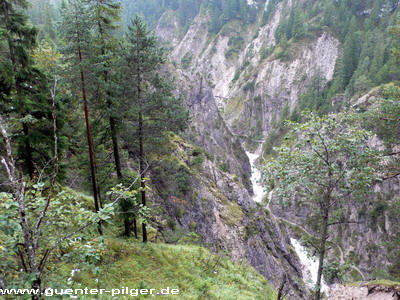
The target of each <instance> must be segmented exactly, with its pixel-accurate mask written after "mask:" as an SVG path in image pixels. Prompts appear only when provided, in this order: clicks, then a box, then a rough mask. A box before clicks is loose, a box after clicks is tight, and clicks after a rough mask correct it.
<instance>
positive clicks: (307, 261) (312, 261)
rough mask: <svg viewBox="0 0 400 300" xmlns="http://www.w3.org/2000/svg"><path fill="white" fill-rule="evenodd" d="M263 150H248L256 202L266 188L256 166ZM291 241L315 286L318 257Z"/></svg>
mask: <svg viewBox="0 0 400 300" xmlns="http://www.w3.org/2000/svg"><path fill="white" fill-rule="evenodd" d="M260 152H261V147H260V148H259V149H258V150H257V151H256V152H255V153H250V152H247V151H246V154H247V156H248V158H249V160H250V165H251V182H252V185H253V191H254V196H253V200H254V201H255V202H258V203H260V202H261V201H262V200H263V196H264V188H263V186H262V184H261V171H260V170H259V169H258V168H257V167H256V160H257V158H258V157H259V153H260ZM268 198H269V201H271V197H270V196H268ZM270 215H271V216H272V217H273V218H275V219H277V217H275V216H274V214H273V213H272V212H271V211H270ZM290 242H291V244H292V246H293V248H294V249H295V251H296V253H297V255H298V257H299V259H300V262H301V264H302V266H303V269H302V272H303V279H304V281H305V283H306V284H307V286H308V287H309V288H314V286H315V283H316V281H317V274H318V259H317V258H315V257H312V256H310V255H309V253H308V251H307V248H305V247H304V246H302V245H301V244H300V242H299V241H298V240H296V239H294V238H291V239H290ZM321 291H322V292H325V293H328V291H329V287H328V285H327V284H326V283H325V281H324V279H323V278H322V284H321Z"/></svg>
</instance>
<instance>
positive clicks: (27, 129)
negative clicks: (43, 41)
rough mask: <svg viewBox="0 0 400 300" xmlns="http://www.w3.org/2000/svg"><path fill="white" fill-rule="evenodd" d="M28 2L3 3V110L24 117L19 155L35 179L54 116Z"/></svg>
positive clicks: (0, 36)
mask: <svg viewBox="0 0 400 300" xmlns="http://www.w3.org/2000/svg"><path fill="white" fill-rule="evenodd" d="M27 5H28V3H27V2H26V1H24V0H8V1H2V2H1V3H0V50H1V52H0V53H1V54H0V62H1V66H2V68H1V70H0V87H1V93H0V97H1V100H2V101H1V102H2V105H1V111H2V112H3V113H7V114H13V116H14V117H15V118H17V119H19V120H21V124H22V135H19V139H18V144H19V145H18V149H19V156H20V157H22V158H23V159H24V161H25V165H26V170H27V172H28V174H29V176H30V178H31V179H33V177H34V174H35V170H36V166H35V165H37V164H39V162H40V161H41V159H42V158H43V155H42V151H41V150H42V149H46V148H47V147H46V145H48V139H47V138H48V136H49V135H48V131H47V129H48V126H49V125H50V124H49V123H47V121H46V120H48V118H50V106H49V103H48V101H47V100H48V98H47V95H46V90H47V88H46V78H45V77H44V76H43V74H42V73H41V72H40V71H39V70H37V69H36V68H35V67H34V61H33V59H32V55H31V52H32V50H33V49H34V48H35V47H36V35H37V30H36V29H35V28H34V27H32V26H31V25H29V24H28V21H27V17H26V15H25V14H24V11H23V10H25V9H26V8H27ZM50 136H51V134H50ZM50 142H51V141H50ZM33 145H35V147H33ZM34 149H35V150H34ZM45 152H46V151H45ZM47 159H48V157H44V159H43V160H46V161H47Z"/></svg>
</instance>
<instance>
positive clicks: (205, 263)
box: [49, 238, 276, 300]
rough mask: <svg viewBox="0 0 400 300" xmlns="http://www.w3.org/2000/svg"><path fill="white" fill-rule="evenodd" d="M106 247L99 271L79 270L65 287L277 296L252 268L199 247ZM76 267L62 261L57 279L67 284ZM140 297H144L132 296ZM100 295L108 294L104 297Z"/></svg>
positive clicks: (111, 242) (187, 295) (115, 243)
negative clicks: (167, 288)
mask: <svg viewBox="0 0 400 300" xmlns="http://www.w3.org/2000/svg"><path fill="white" fill-rule="evenodd" d="M106 245H107V247H106V250H105V251H103V254H102V255H103V256H102V263H101V267H100V268H99V270H100V271H99V272H98V275H95V272H93V270H94V269H91V270H86V271H85V270H82V271H81V272H78V273H77V275H76V276H75V278H74V280H75V282H74V283H73V284H72V285H70V286H65V287H64V288H84V287H89V288H104V289H109V290H111V289H112V288H120V287H129V288H130V289H140V288H142V289H143V288H147V289H150V288H154V289H156V291H159V290H161V289H162V288H166V287H170V288H171V289H179V291H180V294H179V295H177V296H163V297H164V299H263V300H268V299H276V292H275V291H274V290H273V288H272V287H271V286H270V285H269V284H268V282H267V280H266V279H265V278H264V277H263V276H261V275H260V274H259V273H257V271H255V270H254V269H253V268H252V267H250V266H248V265H245V264H240V263H234V262H232V261H230V260H229V259H227V258H226V257H224V256H221V255H215V254H212V253H210V252H209V250H207V249H205V248H202V247H198V246H188V245H167V244H153V243H148V244H146V245H144V244H142V243H139V242H135V241H133V240H132V241H131V240H123V239H116V238H108V239H107V242H106ZM77 267H78V268H79V266H76V265H75V266H73V265H70V264H66V263H63V264H62V265H61V266H59V268H58V270H59V271H58V272H59V274H57V275H56V276H57V279H56V280H57V281H58V282H65V285H67V278H68V277H69V276H70V273H71V270H72V269H74V268H77ZM96 278H97V279H98V283H96ZM54 279H55V277H54V276H52V280H54ZM49 285H50V283H49ZM145 297H149V296H140V297H137V298H145ZM80 299H86V298H81V297H80ZM87 299H89V298H87ZM100 299H112V298H111V296H108V298H107V296H104V297H100ZM118 299H125V298H123V297H118Z"/></svg>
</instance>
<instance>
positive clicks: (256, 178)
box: [246, 152, 264, 202]
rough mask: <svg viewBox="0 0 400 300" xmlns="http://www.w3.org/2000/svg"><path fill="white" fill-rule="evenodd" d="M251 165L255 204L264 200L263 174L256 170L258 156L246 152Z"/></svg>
mask: <svg viewBox="0 0 400 300" xmlns="http://www.w3.org/2000/svg"><path fill="white" fill-rule="evenodd" d="M246 154H247V156H248V158H249V160H250V165H251V183H252V184H253V191H254V197H253V200H254V201H255V202H261V201H262V199H263V194H264V188H263V186H262V185H261V172H260V170H259V169H257V168H256V159H257V158H258V154H257V152H256V153H250V152H246Z"/></svg>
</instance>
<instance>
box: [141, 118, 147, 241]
mask: <svg viewBox="0 0 400 300" xmlns="http://www.w3.org/2000/svg"><path fill="white" fill-rule="evenodd" d="M139 172H140V186H141V188H142V191H141V195H142V204H143V206H146V181H145V174H144V173H145V167H144V149H143V116H142V112H139ZM142 234H143V243H146V242H147V228H146V223H142Z"/></svg>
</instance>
